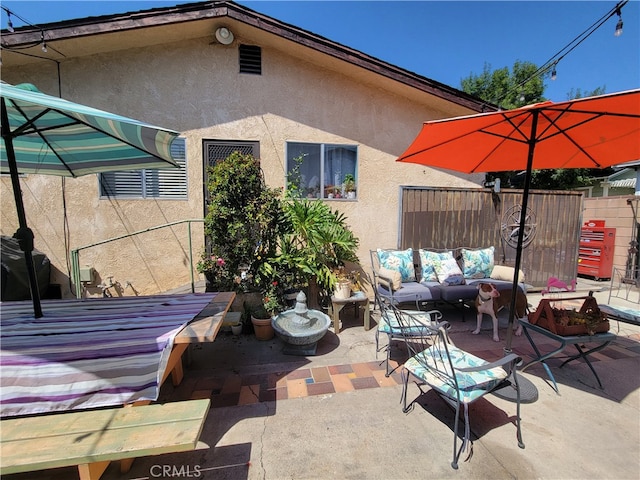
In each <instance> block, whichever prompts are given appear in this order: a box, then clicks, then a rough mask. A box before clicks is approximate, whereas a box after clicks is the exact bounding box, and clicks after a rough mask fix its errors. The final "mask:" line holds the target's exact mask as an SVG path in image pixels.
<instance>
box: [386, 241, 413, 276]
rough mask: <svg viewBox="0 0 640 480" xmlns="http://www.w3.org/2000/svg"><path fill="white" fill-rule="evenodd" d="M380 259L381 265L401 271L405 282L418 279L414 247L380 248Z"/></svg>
mask: <svg viewBox="0 0 640 480" xmlns="http://www.w3.org/2000/svg"><path fill="white" fill-rule="evenodd" d="M378 260H379V262H380V266H381V267H383V268H388V269H389V270H396V271H398V272H400V275H402V281H403V282H415V281H416V270H415V268H414V266H413V249H412V248H407V249H406V250H382V249H380V248H379V249H378Z"/></svg>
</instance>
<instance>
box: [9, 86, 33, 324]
mask: <svg viewBox="0 0 640 480" xmlns="http://www.w3.org/2000/svg"><path fill="white" fill-rule="evenodd" d="M1 100H2V112H1V115H2V138H3V140H4V146H5V149H6V151H7V163H8V164H9V172H10V173H11V185H12V186H13V196H14V198H15V204H16V210H17V212H18V224H19V228H18V230H17V231H16V233H15V234H14V235H13V236H14V238H17V239H18V245H20V249H21V250H22V251H23V252H24V258H25V261H26V263H27V276H28V277H29V288H30V290H31V299H32V300H33V314H34V316H35V317H36V318H40V317H42V307H41V305H40V292H39V289H38V279H37V277H36V269H35V267H34V266H33V254H32V253H31V252H32V251H33V232H32V231H31V229H30V228H29V227H28V226H27V216H26V215H25V212H24V204H23V203H22V190H21V189H20V177H19V175H18V166H17V164H16V154H15V151H14V150H13V137H12V136H11V131H10V128H9V116H8V115H7V106H6V105H5V100H4V98H2V99H1Z"/></svg>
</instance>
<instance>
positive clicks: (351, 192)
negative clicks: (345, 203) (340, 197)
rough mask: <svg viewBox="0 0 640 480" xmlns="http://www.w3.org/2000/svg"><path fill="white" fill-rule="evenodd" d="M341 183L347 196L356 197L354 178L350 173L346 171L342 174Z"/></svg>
mask: <svg viewBox="0 0 640 480" xmlns="http://www.w3.org/2000/svg"><path fill="white" fill-rule="evenodd" d="M343 185H344V191H345V192H346V195H347V198H356V179H355V177H354V176H353V175H352V174H350V173H347V174H346V175H345V176H344V183H343Z"/></svg>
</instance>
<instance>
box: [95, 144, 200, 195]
mask: <svg viewBox="0 0 640 480" xmlns="http://www.w3.org/2000/svg"><path fill="white" fill-rule="evenodd" d="M171 155H172V156H173V159H174V160H175V161H176V163H177V164H178V165H179V166H180V168H179V169H178V168H174V167H170V168H159V169H143V170H131V171H125V170H119V171H114V172H104V173H101V174H99V175H98V182H99V186H98V187H99V192H100V198H101V199H106V198H128V199H154V200H156V199H157V200H187V199H188V196H189V195H188V193H189V189H188V186H189V185H188V181H187V152H186V139H185V138H184V137H178V138H176V139H175V140H174V141H173V143H172V144H171ZM105 182H106V183H105ZM114 186H115V191H114V192H109V191H108V190H107V189H108V188H109V187H114Z"/></svg>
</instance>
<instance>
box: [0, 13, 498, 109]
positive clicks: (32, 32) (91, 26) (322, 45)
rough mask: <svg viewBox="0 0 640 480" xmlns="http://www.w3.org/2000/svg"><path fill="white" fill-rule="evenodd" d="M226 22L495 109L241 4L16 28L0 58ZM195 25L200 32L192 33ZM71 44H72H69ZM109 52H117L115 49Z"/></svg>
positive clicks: (90, 48)
mask: <svg viewBox="0 0 640 480" xmlns="http://www.w3.org/2000/svg"><path fill="white" fill-rule="evenodd" d="M225 18H227V19H229V20H233V21H236V22H239V23H242V24H244V25H247V26H249V27H253V28H256V29H259V30H261V31H263V32H266V33H270V34H273V35H276V36H278V37H280V38H282V39H285V40H288V41H291V42H294V43H296V44H298V45H300V46H303V47H307V48H309V49H312V50H313V51H316V52H319V53H321V54H324V55H328V56H330V57H333V58H336V59H338V60H341V61H344V62H347V63H349V64H351V65H354V66H356V67H360V68H362V69H365V70H367V71H369V72H372V73H374V74H376V75H381V76H383V77H385V78H388V79H390V80H393V81H396V82H399V83H401V84H404V85H406V86H408V87H411V88H414V89H417V90H418V91H421V92H425V93H428V94H430V95H433V96H435V97H438V98H440V99H442V100H445V101H448V102H452V103H454V104H457V105H458V106H460V107H464V108H468V109H470V110H471V111H474V112H482V111H492V110H497V106H495V105H493V104H490V103H487V102H484V101H482V100H480V99H478V98H476V97H474V96H472V95H469V94H467V93H465V92H462V91H460V90H457V89H455V88H453V87H450V86H448V85H445V84H443V83H440V82H437V81H435V80H431V79H429V78H427V77H424V76H422V75H419V74H416V73H414V72H410V71H408V70H406V69H403V68H401V67H398V66H395V65H392V64H390V63H388V62H385V61H383V60H380V59H377V58H375V57H372V56H370V55H368V54H366V53H363V52H361V51H358V50H355V49H353V48H350V47H347V46H345V45H342V44H339V43H337V42H334V41H332V40H329V39H327V38H325V37H323V36H320V35H317V34H314V33H312V32H310V31H307V30H304V29H301V28H299V27H296V26H294V25H291V24H288V23H285V22H282V21H279V20H277V19H275V18H272V17H269V16H266V15H263V14H261V13H259V12H256V11H254V10H252V9H249V8H247V7H244V6H242V5H238V4H236V3H234V2H227V1H223V2H199V3H189V4H182V5H177V6H173V7H164V8H154V9H149V10H142V11H138V12H128V13H122V14H114V15H103V16H99V17H86V18H80V19H75V20H67V21H61V22H54V23H48V24H43V25H39V26H35V27H34V26H26V27H20V28H16V29H15V31H14V32H13V33H10V32H8V31H7V30H3V31H2V42H1V43H2V49H3V53H11V52H16V53H19V52H20V49H23V48H24V47H25V46H27V45H31V44H38V42H40V41H41V39H42V35H43V34H44V38H45V39H46V42H47V45H48V46H52V47H53V48H52V49H51V50H53V52H52V55H55V53H56V52H58V50H59V51H60V52H64V53H65V54H66V53H69V50H65V49H64V48H62V45H65V48H67V49H70V48H72V47H71V46H73V48H75V49H76V50H75V51H77V54H73V53H70V56H72V57H75V56H79V55H88V54H91V53H97V52H98V49H101V51H106V50H107V49H109V48H110V46H109V44H108V43H106V44H105V42H103V41H101V42H95V45H92V44H90V43H88V42H86V41H85V42H78V41H77V40H78V39H80V38H83V39H88V38H89V37H93V36H102V35H112V34H116V33H118V34H122V33H124V32H137V31H140V30H141V29H154V28H155V29H161V28H162V27H165V28H164V30H163V33H164V34H165V35H164V36H159V37H158V38H157V39H156V40H155V42H156V43H159V42H160V41H168V40H170V37H167V36H166V33H167V28H166V27H169V26H175V25H179V24H185V23H190V26H189V27H190V28H189V30H190V32H189V35H190V36H191V37H193V38H195V36H196V35H199V36H202V35H210V34H211V25H210V24H211V22H215V20H224V19H225ZM196 24H198V25H200V26H201V27H202V28H201V29H197V28H193V27H194V26H195V25H196ZM172 30H174V31H173V32H172V34H173V35H176V36H178V35H180V34H179V33H178V32H175V29H172ZM72 40H76V41H75V42H72ZM146 41H148V42H153V41H154V40H152V38H151V37H150V36H147V40H146ZM80 43H82V45H79V44H80ZM57 45H60V47H59V48H58V47H57ZM113 48H114V49H116V47H115V44H114V46H113ZM4 51H6V52H4ZM3 57H4V58H3V62H4V64H5V67H9V66H10V65H11V64H13V63H15V64H16V65H19V64H21V63H28V62H33V61H38V59H39V58H40V59H41V60H45V59H43V58H41V53H40V52H39V53H38V55H37V56H36V58H33V57H29V56H26V55H19V54H18V55H6V54H5V55H3ZM54 60H55V58H54ZM63 60H64V56H63V57H61V58H58V59H57V60H56V61H63Z"/></svg>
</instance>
